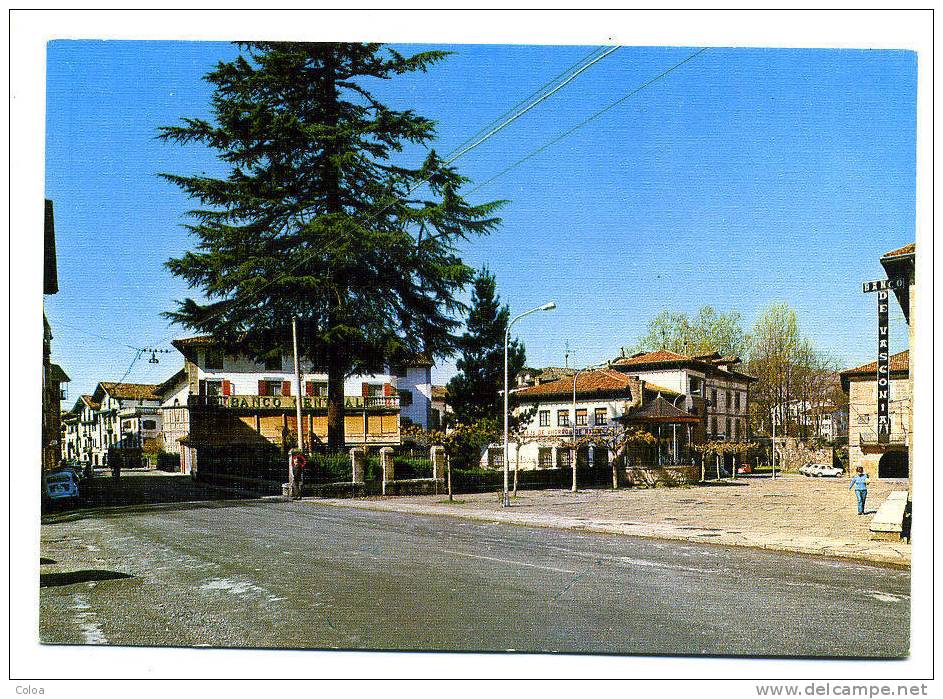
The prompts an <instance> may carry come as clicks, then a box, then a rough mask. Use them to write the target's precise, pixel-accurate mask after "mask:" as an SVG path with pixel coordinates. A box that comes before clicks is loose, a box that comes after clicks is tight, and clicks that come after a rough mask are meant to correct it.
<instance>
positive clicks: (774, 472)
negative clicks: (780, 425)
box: [773, 405, 776, 481]
mask: <svg viewBox="0 0 943 699" xmlns="http://www.w3.org/2000/svg"><path fill="white" fill-rule="evenodd" d="M773 480H774V481H775V480H776V406H775V405H774V406H773Z"/></svg>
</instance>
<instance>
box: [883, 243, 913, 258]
mask: <svg viewBox="0 0 943 699" xmlns="http://www.w3.org/2000/svg"><path fill="white" fill-rule="evenodd" d="M916 253H917V244H916V243H909V244H907V245H905V246H904V247H902V248H897V249H896V250H891V251H890V252H885V253H884V254H883V255H881V257H882V258H884V257H901V256H902V255H915V254H916Z"/></svg>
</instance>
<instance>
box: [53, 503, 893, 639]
mask: <svg viewBox="0 0 943 699" xmlns="http://www.w3.org/2000/svg"><path fill="white" fill-rule="evenodd" d="M42 554H43V556H44V557H46V558H47V559H49V560H53V561H55V563H48V562H46V564H45V565H43V566H42V573H43V575H42V584H43V585H44V587H42V590H41V596H40V599H41V604H40V611H41V614H40V616H41V618H40V635H41V638H42V640H43V641H44V642H47V643H111V644H124V645H155V646H163V645H183V646H200V645H211V646H231V647H246V646H248V647H292V648H373V649H393V648H398V649H440V650H491V651H505V650H512V649H513V650H517V651H536V652H567V653H581V652H583V653H641V654H694V655H699V654H745V655H787V656H788V655H841V656H867V657H879V656H895V657H896V656H902V655H906V653H907V648H908V624H909V608H910V574H909V572H908V571H906V570H902V569H893V568H884V567H878V566H871V565H863V564H857V563H850V562H843V561H836V560H830V559H824V558H814V557H811V556H803V555H800V554H784V553H773V552H767V551H757V550H752V549H744V548H734V547H722V546H711V545H704V544H700V545H699V544H687V543H680V542H667V541H665V542H662V541H655V540H651V539H634V538H631V537H623V536H611V535H600V534H581V533H578V532H573V531H561V530H548V529H529V528H526V527H515V526H508V525H491V524H485V523H478V522H471V521H462V520H458V519H451V518H447V517H419V516H410V515H403V514H397V513H385V512H367V511H354V510H347V509H341V508H333V507H330V506H326V505H321V504H317V503H315V502H281V501H275V500H241V501H236V500H234V501H215V502H201V503H168V504H147V505H139V506H132V507H125V508H110V509H99V510H87V511H79V512H76V513H60V514H55V515H52V516H49V517H47V518H46V521H45V522H44V524H43V550H42ZM117 575H122V577H116V576H117ZM124 575H126V576H131V577H123V576H124Z"/></svg>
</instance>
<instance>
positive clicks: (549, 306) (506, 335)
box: [502, 301, 557, 507]
mask: <svg viewBox="0 0 943 699" xmlns="http://www.w3.org/2000/svg"><path fill="white" fill-rule="evenodd" d="M556 307H557V304H555V303H554V302H553V301H550V302H549V303H545V304H544V305H543V306H537V308H532V309H530V310H529V311H524V312H523V313H521V314H520V315H519V316H515V317H514V318H512V319H511V322H510V323H508V327H507V329H506V330H505V331H504V499H503V501H502V505H503V506H504V507H510V506H511V497H510V495H508V461H509V459H508V388H509V387H508V343H509V342H510V341H511V326H512V325H514V324H515V323H516V322H517V321H519V320H520V319H521V318H523V317H524V316H529V315H530V314H531V313H536V312H537V311H552V310H553V309H554V308H556Z"/></svg>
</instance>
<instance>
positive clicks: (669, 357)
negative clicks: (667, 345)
mask: <svg viewBox="0 0 943 699" xmlns="http://www.w3.org/2000/svg"><path fill="white" fill-rule="evenodd" d="M693 359H694V358H693V357H689V356H687V355H684V354H678V353H677V352H671V351H670V350H666V349H660V350H655V351H654V352H640V353H639V354H633V355H632V356H631V357H621V358H620V359H617V360H615V361H614V362H613V365H614V366H633V365H636V364H657V363H662V362H666V363H667V362H688V361H691V360H693Z"/></svg>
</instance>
